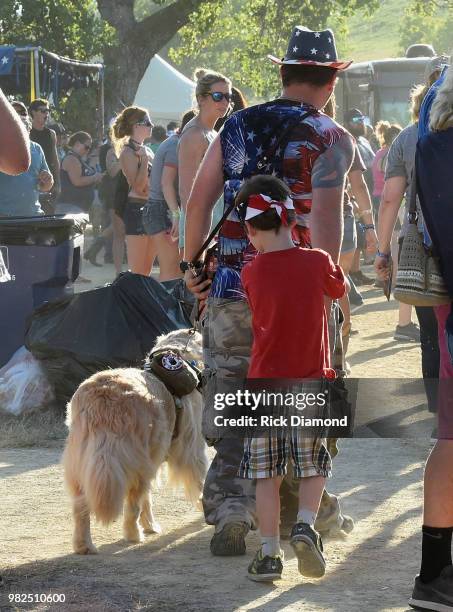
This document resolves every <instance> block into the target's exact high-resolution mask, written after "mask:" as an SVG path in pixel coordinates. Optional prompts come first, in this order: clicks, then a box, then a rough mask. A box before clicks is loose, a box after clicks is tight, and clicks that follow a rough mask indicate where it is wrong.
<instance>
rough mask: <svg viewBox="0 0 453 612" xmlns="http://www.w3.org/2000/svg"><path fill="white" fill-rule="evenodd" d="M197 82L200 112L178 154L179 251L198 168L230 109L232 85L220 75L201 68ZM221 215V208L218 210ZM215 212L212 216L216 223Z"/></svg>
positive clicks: (183, 134) (187, 129)
mask: <svg viewBox="0 0 453 612" xmlns="http://www.w3.org/2000/svg"><path fill="white" fill-rule="evenodd" d="M195 79H196V82H197V85H196V89H195V97H196V101H197V106H198V111H197V114H196V115H195V117H194V118H193V119H192V120H191V121H189V123H188V124H187V125H186V126H185V128H184V129H183V130H182V132H181V137H180V139H179V152H178V171H179V197H180V200H181V218H180V224H179V247H180V248H181V249H182V248H183V247H184V223H185V210H186V203H187V200H188V199H189V194H190V191H191V189H192V184H193V182H194V179H195V176H196V174H197V171H198V168H199V166H200V164H201V162H202V160H203V157H204V155H205V153H206V150H207V148H208V146H209V144H210V143H211V142H212V141H213V140H214V137H215V135H216V134H217V132H216V131H215V129H214V126H215V124H216V122H217V120H218V119H220V118H221V117H224V116H225V115H226V114H227V113H228V111H229V110H230V108H231V105H230V102H231V99H232V96H231V81H230V79H228V78H227V77H225V76H223V74H220V73H219V72H213V71H211V70H209V71H208V70H204V69H202V68H199V69H198V70H196V72H195ZM217 208H218V209H219V212H220V216H221V214H222V209H223V205H222V206H218V207H217ZM215 216H216V210H214V212H213V223H215Z"/></svg>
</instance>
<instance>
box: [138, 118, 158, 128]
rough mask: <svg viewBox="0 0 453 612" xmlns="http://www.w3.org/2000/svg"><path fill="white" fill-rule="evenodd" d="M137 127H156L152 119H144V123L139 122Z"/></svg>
mask: <svg viewBox="0 0 453 612" xmlns="http://www.w3.org/2000/svg"><path fill="white" fill-rule="evenodd" d="M135 125H143V126H145V127H154V123H153V122H152V121H151V119H144V120H143V121H137V123H136V124H135Z"/></svg>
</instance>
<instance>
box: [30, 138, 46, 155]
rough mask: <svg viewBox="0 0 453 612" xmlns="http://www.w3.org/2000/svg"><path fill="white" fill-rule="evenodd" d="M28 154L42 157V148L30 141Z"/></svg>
mask: <svg viewBox="0 0 453 612" xmlns="http://www.w3.org/2000/svg"><path fill="white" fill-rule="evenodd" d="M30 153H31V155H44V151H43V149H42V146H41V145H40V144H39V143H38V142H35V141H34V140H30Z"/></svg>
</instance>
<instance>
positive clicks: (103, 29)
mask: <svg viewBox="0 0 453 612" xmlns="http://www.w3.org/2000/svg"><path fill="white" fill-rule="evenodd" d="M113 35H114V32H113V30H112V28H111V27H110V26H109V25H108V24H107V23H106V22H103V21H102V20H101V19H100V17H99V12H98V10H97V4H96V0H1V2H0V39H1V41H2V44H4V43H7V44H15V45H42V46H43V47H45V48H47V49H48V50H49V51H53V52H54V53H58V54H60V55H65V56H67V57H71V58H73V59H79V60H89V59H91V58H93V57H95V56H99V55H101V54H102V52H103V50H104V48H105V46H106V45H108V44H111V43H112V41H113Z"/></svg>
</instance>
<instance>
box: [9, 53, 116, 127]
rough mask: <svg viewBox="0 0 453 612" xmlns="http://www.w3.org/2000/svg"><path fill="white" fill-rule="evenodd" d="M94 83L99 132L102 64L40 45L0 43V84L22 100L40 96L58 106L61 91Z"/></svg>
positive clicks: (89, 85)
mask: <svg viewBox="0 0 453 612" xmlns="http://www.w3.org/2000/svg"><path fill="white" fill-rule="evenodd" d="M93 86H96V87H97V90H98V105H97V106H98V110H99V120H98V124H99V132H100V133H101V134H102V133H103V131H104V65H103V64H100V63H99V64H98V63H88V62H80V61H78V60H72V59H68V58H65V57H61V56H59V55H56V54H55V53H50V52H49V51H46V50H45V49H43V48H42V47H15V46H13V45H0V87H1V88H2V90H3V92H4V93H5V94H7V95H12V96H17V95H20V96H21V98H22V99H23V100H24V101H25V102H31V101H32V100H34V99H36V98H40V97H44V98H46V99H48V100H50V101H51V102H52V104H53V105H54V106H55V107H56V108H58V106H59V100H60V97H61V95H62V94H67V93H68V92H70V91H71V90H73V89H78V88H83V87H93Z"/></svg>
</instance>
